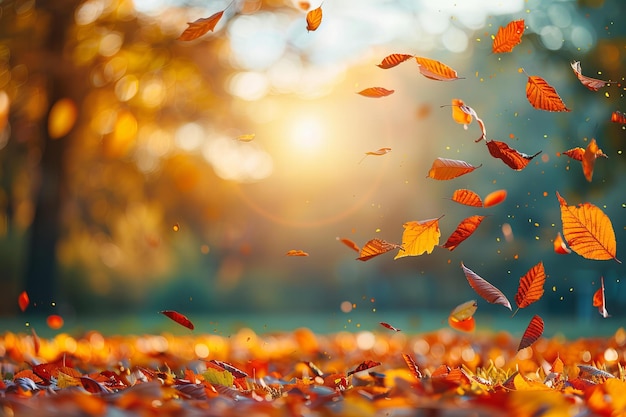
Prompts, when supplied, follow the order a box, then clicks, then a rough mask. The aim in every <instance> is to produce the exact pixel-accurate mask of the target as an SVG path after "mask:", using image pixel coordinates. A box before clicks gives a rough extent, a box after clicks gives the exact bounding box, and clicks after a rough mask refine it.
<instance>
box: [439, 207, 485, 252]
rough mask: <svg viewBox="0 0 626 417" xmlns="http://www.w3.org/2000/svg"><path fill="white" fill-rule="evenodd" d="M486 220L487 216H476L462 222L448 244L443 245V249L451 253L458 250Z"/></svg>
mask: <svg viewBox="0 0 626 417" xmlns="http://www.w3.org/2000/svg"><path fill="white" fill-rule="evenodd" d="M484 218H485V216H477V215H474V216H471V217H467V218H465V219H463V220H461V223H459V225H458V226H457V227H456V230H455V231H454V232H452V234H451V235H450V237H449V238H448V240H447V241H446V243H444V244H443V247H444V248H446V249H448V250H450V251H453V250H454V249H456V247H457V246H459V245H460V244H461V242H463V241H464V240H465V239H467V238H468V237H470V236H471V235H472V233H474V232H475V231H476V229H477V228H478V226H479V225H480V223H481V222H482V221H483V219H484Z"/></svg>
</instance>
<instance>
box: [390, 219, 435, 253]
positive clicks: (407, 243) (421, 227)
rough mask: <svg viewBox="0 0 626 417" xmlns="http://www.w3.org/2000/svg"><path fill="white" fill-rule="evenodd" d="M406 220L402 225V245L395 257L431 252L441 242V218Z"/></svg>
mask: <svg viewBox="0 0 626 417" xmlns="http://www.w3.org/2000/svg"><path fill="white" fill-rule="evenodd" d="M440 218H441V217H439V218H437V219H429V220H421V221H411V222H406V223H404V224H403V225H402V227H404V232H403V233H402V247H401V248H400V250H399V251H398V254H397V255H396V256H395V258H393V259H398V258H404V257H405V256H419V255H421V254H423V253H424V252H426V253H427V254H428V253H431V252H432V251H433V249H434V248H435V246H437V244H439V237H440V236H441V231H439V219H440Z"/></svg>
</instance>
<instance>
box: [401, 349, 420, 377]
mask: <svg viewBox="0 0 626 417" xmlns="http://www.w3.org/2000/svg"><path fill="white" fill-rule="evenodd" d="M402 358H403V359H404V362H406V366H407V367H408V368H409V369H410V370H411V372H412V373H413V376H414V377H415V379H417V380H419V379H421V378H422V373H421V372H420V371H419V369H418V368H417V364H416V363H415V360H414V359H413V358H412V357H411V355H409V354H406V353H403V354H402Z"/></svg>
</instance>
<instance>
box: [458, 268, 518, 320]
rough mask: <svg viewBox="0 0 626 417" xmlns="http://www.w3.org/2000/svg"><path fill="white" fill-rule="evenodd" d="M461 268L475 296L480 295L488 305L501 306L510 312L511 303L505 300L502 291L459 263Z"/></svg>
mask: <svg viewBox="0 0 626 417" xmlns="http://www.w3.org/2000/svg"><path fill="white" fill-rule="evenodd" d="M461 268H462V269H463V273H464V274H465V277H466V278H467V282H469V285H470V287H472V288H473V289H474V291H476V294H478V295H480V296H481V297H482V298H484V299H485V301H487V302H488V303H491V304H501V305H503V306H505V307H506V308H508V309H509V310H512V309H511V302H510V301H509V300H508V299H507V298H506V296H505V295H504V294H503V293H502V291H500V290H499V289H497V288H496V287H494V286H493V285H492V284H490V283H489V282H488V281H487V280H485V279H484V278H482V277H480V276H479V275H478V274H476V273H475V272H474V271H472V270H471V269H469V268H468V267H466V266H465V265H464V264H463V262H461Z"/></svg>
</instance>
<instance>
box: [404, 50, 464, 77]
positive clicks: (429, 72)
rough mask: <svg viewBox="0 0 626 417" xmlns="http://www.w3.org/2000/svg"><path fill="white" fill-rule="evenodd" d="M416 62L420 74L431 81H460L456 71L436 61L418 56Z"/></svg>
mask: <svg viewBox="0 0 626 417" xmlns="http://www.w3.org/2000/svg"><path fill="white" fill-rule="evenodd" d="M415 60H416V61H417V63H418V65H419V70H420V73H421V74H422V75H423V76H424V77H426V78H430V79H431V80H436V81H452V80H458V79H459V77H458V76H457V73H456V71H455V70H453V69H452V68H450V67H449V66H447V65H446V64H443V63H441V62H439V61H435V60H434V59H429V58H423V57H419V56H416V57H415Z"/></svg>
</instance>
